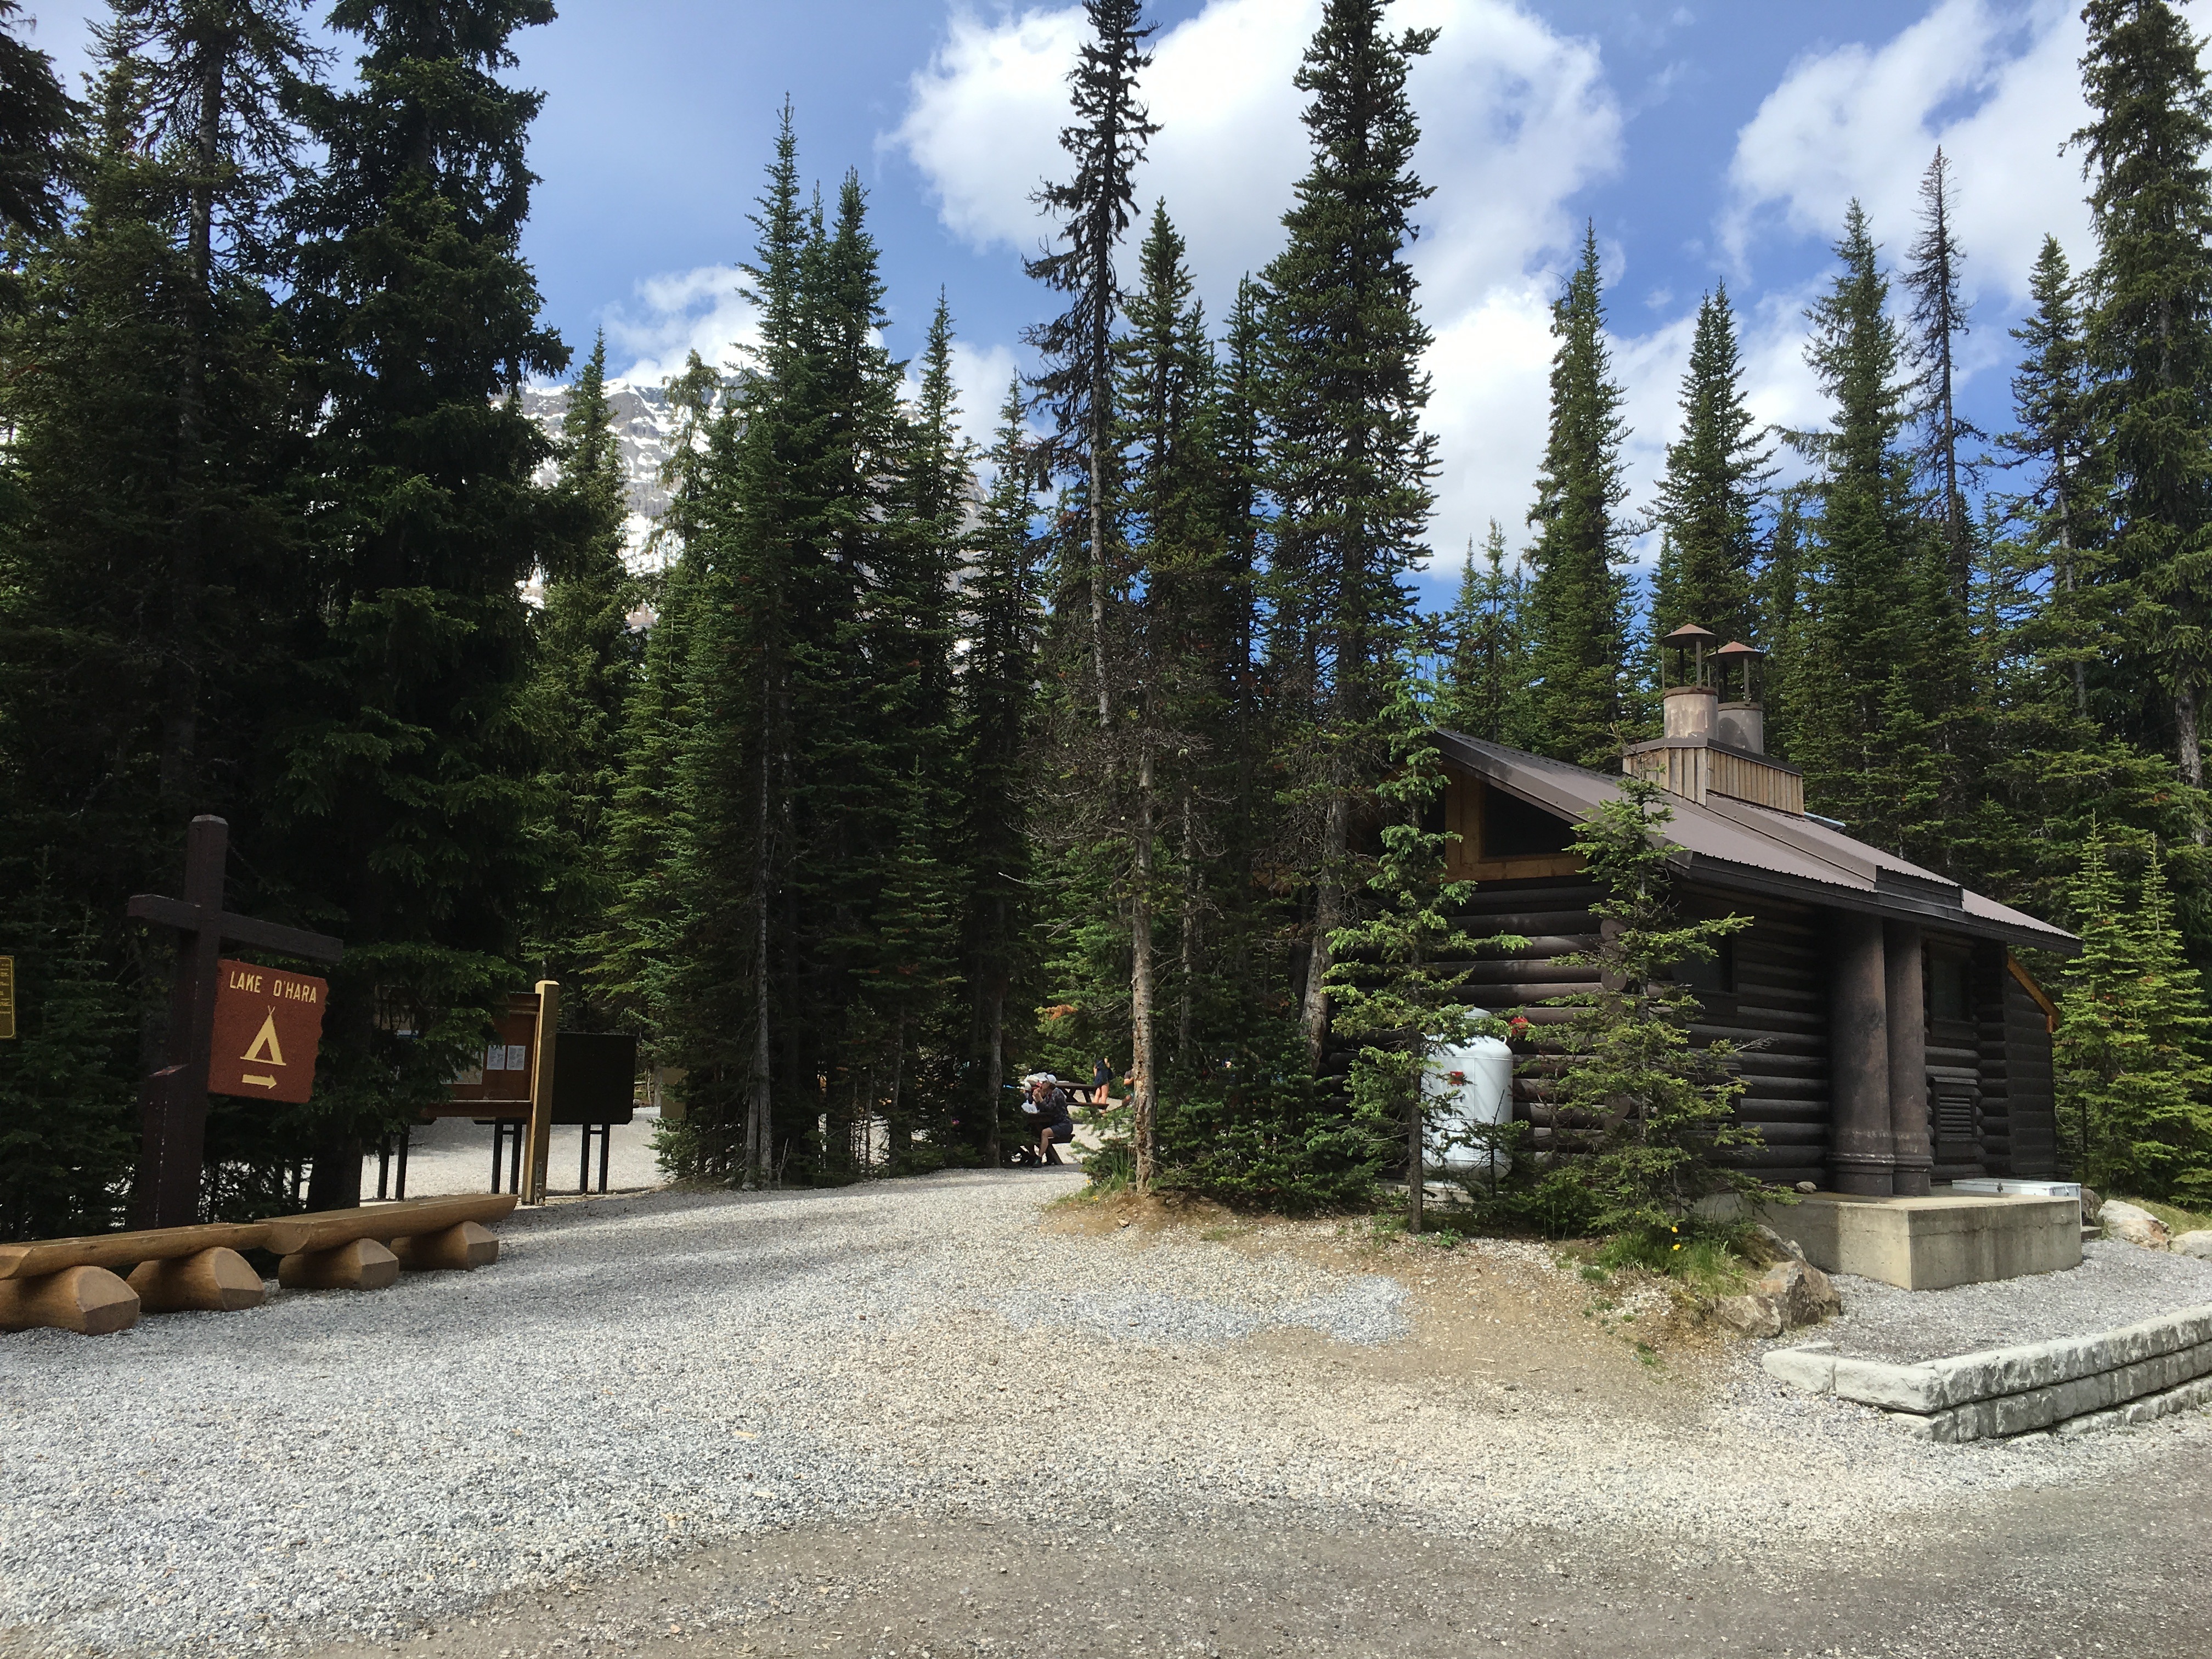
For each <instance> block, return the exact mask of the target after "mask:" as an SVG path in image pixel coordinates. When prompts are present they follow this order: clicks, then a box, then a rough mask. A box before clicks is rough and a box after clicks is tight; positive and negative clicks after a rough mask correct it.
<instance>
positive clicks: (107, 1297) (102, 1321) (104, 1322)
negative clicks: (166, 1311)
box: [0, 1267, 138, 1336]
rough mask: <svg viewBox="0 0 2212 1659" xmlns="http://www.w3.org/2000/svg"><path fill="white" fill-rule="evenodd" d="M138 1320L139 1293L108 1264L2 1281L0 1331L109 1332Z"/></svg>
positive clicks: (99, 1334)
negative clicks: (40, 1329)
mask: <svg viewBox="0 0 2212 1659" xmlns="http://www.w3.org/2000/svg"><path fill="white" fill-rule="evenodd" d="M137 1322H138V1293H137V1291H134V1290H132V1289H131V1287H130V1286H129V1285H126V1284H125V1283H124V1282H123V1281H122V1280H121V1279H118V1278H117V1277H116V1276H115V1275H114V1274H113V1273H110V1272H108V1270H107V1269H106V1268H105V1267H64V1268H63V1269H62V1270H61V1271H60V1272H59V1273H40V1274H37V1275H36V1276H33V1277H24V1276H20V1275H19V1276H17V1277H15V1278H13V1279H0V1331H28V1330H36V1329H39V1328H52V1329H55V1330H64V1331H75V1332H76V1333H77V1334H79V1335H81V1336H108V1335H112V1334H113V1333H115V1332H117V1331H127V1330H129V1329H130V1328H131V1327H132V1326H133V1325H135V1324H137Z"/></svg>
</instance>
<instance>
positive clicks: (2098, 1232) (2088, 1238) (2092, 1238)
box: [2081, 1226, 2105, 1244]
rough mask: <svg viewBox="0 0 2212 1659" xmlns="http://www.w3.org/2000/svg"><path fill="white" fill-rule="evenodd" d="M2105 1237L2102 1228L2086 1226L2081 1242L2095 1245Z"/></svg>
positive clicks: (2082, 1232)
mask: <svg viewBox="0 0 2212 1659" xmlns="http://www.w3.org/2000/svg"><path fill="white" fill-rule="evenodd" d="M2104 1236H2105V1230H2104V1229H2103V1228H2102V1227H2090V1226H2084V1227H2083V1228H2082V1229H2081V1242H2082V1243H2084V1244H2093V1243H2096V1242H2097V1241H2098V1240H2099V1239H2100V1238H2102V1237H2104Z"/></svg>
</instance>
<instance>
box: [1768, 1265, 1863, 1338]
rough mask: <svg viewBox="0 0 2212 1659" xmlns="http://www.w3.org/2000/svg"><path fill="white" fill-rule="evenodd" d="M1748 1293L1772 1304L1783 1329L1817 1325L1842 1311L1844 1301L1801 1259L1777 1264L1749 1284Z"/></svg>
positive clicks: (1813, 1268)
mask: <svg viewBox="0 0 2212 1659" xmlns="http://www.w3.org/2000/svg"><path fill="white" fill-rule="evenodd" d="M1751 1294H1752V1295H1753V1296H1756V1297H1765V1299H1766V1300H1767V1301H1769V1302H1771V1303H1772V1304H1774V1310H1775V1312H1776V1313H1777V1314H1778V1316H1780V1317H1781V1320H1782V1328H1783V1329H1784V1330H1796V1329H1797V1328H1799V1327H1800V1326H1804V1325H1817V1324H1819V1323H1820V1322H1821V1321H1822V1320H1824V1319H1826V1318H1828V1317H1830V1316H1832V1315H1835V1314H1839V1313H1841V1312H1843V1310H1844V1298H1843V1297H1840V1296H1838V1295H1837V1294H1836V1287H1835V1286H1834V1285H1832V1284H1830V1283H1829V1282H1828V1276H1827V1274H1826V1273H1822V1272H1821V1271H1820V1269H1819V1268H1818V1267H1814V1266H1813V1265H1812V1263H1810V1262H1809V1261H1805V1260H1804V1259H1803V1258H1802V1257H1795V1258H1792V1259H1791V1260H1790V1261H1778V1262H1777V1263H1776V1264H1775V1265H1774V1266H1773V1267H1769V1268H1768V1269H1767V1270H1766V1271H1765V1273H1762V1274H1761V1275H1760V1276H1759V1278H1758V1279H1754V1280H1753V1282H1752V1286H1751Z"/></svg>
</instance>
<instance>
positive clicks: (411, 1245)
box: [392, 1221, 499, 1273]
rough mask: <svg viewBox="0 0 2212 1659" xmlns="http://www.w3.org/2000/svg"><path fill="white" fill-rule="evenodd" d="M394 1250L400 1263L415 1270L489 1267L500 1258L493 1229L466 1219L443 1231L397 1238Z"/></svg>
mask: <svg viewBox="0 0 2212 1659" xmlns="http://www.w3.org/2000/svg"><path fill="white" fill-rule="evenodd" d="M392 1254H393V1255H397V1256H398V1258H399V1265H400V1266H401V1267H406V1268H408V1269H410V1270H411V1271H413V1272H416V1273H423V1272H429V1271H433V1270H438V1269H444V1270H449V1271H453V1270H457V1271H461V1272H465V1271H467V1270H468V1269H469V1268H471V1267H489V1266H490V1265H491V1264H492V1263H493V1262H495V1261H498V1260H499V1240H497V1239H496V1238H495V1237H492V1233H491V1229H490V1228H489V1227H486V1226H483V1225H479V1224H478V1223H477V1222H474V1221H464V1222H462V1223H461V1224H460V1225H459V1226H458V1227H448V1228H447V1229H446V1230H445V1231H443V1232H436V1233H417V1234H416V1235H415V1236H414V1237H411V1238H395V1239H394V1240H392Z"/></svg>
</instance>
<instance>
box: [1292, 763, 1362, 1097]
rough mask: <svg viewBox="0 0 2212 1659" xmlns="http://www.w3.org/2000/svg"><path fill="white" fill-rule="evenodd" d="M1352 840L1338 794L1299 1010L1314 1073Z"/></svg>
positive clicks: (1325, 838)
mask: <svg viewBox="0 0 2212 1659" xmlns="http://www.w3.org/2000/svg"><path fill="white" fill-rule="evenodd" d="M1351 843H1352V803H1351V801H1350V800H1349V799H1346V797H1345V796H1344V795H1343V794H1342V793H1338V794H1337V795H1335V796H1334V797H1333V798H1332V799H1330V801H1329V803H1328V818H1327V820H1326V821H1325V823H1324V825H1323V828H1322V845H1321V881H1320V884H1319V889H1318V891H1317V892H1316V900H1315V904H1314V925H1313V948H1312V951H1310V953H1309V955H1308V956H1307V958H1306V994H1305V1006H1304V1008H1303V1009H1301V1010H1300V1011H1299V1016H1298V1026H1299V1034H1300V1035H1301V1036H1303V1037H1304V1039H1305V1045H1306V1063H1307V1065H1308V1066H1310V1067H1311V1068H1312V1069H1313V1071H1314V1073H1316V1075H1318V1074H1319V1073H1320V1071H1321V1062H1322V1050H1323V1049H1324V1048H1326V1047H1327V1046H1328V988H1327V986H1326V983H1325V981H1326V980H1327V978H1328V966H1329V961H1330V948H1329V935H1330V934H1332V933H1334V932H1335V931H1336V930H1337V929H1338V928H1340V927H1343V926H1344V888H1343V881H1344V860H1345V854H1346V853H1347V852H1348V851H1349V850H1350V848H1351Z"/></svg>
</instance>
